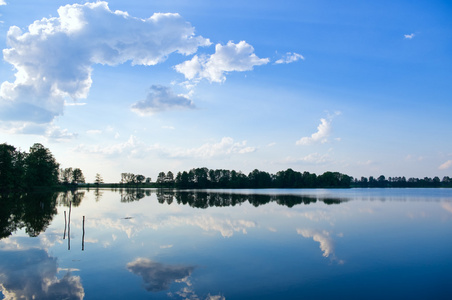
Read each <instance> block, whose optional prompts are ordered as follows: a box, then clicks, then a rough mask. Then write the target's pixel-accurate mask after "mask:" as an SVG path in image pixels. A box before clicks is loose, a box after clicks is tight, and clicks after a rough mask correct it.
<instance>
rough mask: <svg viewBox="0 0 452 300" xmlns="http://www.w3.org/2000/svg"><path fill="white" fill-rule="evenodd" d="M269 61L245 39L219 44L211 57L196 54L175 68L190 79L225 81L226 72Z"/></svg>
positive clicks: (241, 69) (247, 69)
mask: <svg viewBox="0 0 452 300" xmlns="http://www.w3.org/2000/svg"><path fill="white" fill-rule="evenodd" d="M268 62H269V59H268V58H259V57H257V56H256V54H254V48H253V47H252V46H251V45H250V44H248V43H246V42H245V41H241V42H239V43H238V44H234V43H233V42H232V41H229V42H228V43H227V45H225V46H223V45H221V44H217V45H216V46H215V53H214V54H212V55H210V57H199V56H198V55H195V56H194V57H193V58H192V59H191V60H188V61H185V62H183V63H181V64H179V65H177V66H175V69H176V71H178V72H179V73H182V74H184V76H185V77H186V78H187V79H189V80H193V79H195V80H201V79H203V78H205V79H207V80H209V81H210V82H224V81H225V80H226V76H225V73H226V72H233V71H238V72H243V71H250V70H252V69H253V67H254V66H260V65H264V64H267V63H268Z"/></svg>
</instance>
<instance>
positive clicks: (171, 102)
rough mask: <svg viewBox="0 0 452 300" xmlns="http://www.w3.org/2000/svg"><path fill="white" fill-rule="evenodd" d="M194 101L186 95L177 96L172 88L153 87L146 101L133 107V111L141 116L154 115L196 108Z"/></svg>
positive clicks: (139, 102)
mask: <svg viewBox="0 0 452 300" xmlns="http://www.w3.org/2000/svg"><path fill="white" fill-rule="evenodd" d="M194 107H195V106H194V104H193V101H191V100H190V99H189V98H188V97H187V96H185V95H176V94H175V93H174V92H173V91H172V90H171V88H169V87H165V86H161V85H153V86H151V90H150V92H149V94H148V95H147V97H146V99H144V100H142V101H138V102H136V103H134V104H133V105H132V111H134V112H136V113H137V114H139V115H142V116H145V115H152V114H154V113H156V112H160V111H164V110H170V109H187V108H188V109H191V108H194Z"/></svg>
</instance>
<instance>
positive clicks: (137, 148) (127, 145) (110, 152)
mask: <svg viewBox="0 0 452 300" xmlns="http://www.w3.org/2000/svg"><path fill="white" fill-rule="evenodd" d="M75 151H77V152H84V153H91V154H100V155H105V156H116V155H121V154H126V155H130V156H137V155H138V156H139V155H142V154H144V153H145V152H146V146H145V145H144V143H142V142H140V141H139V140H138V139H137V137H135V136H133V135H131V136H130V137H129V139H128V140H127V141H126V142H123V143H118V144H113V145H110V146H105V147H101V146H99V145H95V146H88V145H84V144H81V145H79V146H77V147H76V148H75Z"/></svg>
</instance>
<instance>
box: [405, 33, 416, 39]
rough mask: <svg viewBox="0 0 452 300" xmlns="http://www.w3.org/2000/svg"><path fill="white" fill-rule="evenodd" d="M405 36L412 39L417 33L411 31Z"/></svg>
mask: <svg viewBox="0 0 452 300" xmlns="http://www.w3.org/2000/svg"><path fill="white" fill-rule="evenodd" d="M403 36H404V37H405V38H406V39H409V40H411V39H412V38H414V36H415V34H414V33H411V34H404V35H403Z"/></svg>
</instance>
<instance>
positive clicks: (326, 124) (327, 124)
mask: <svg viewBox="0 0 452 300" xmlns="http://www.w3.org/2000/svg"><path fill="white" fill-rule="evenodd" d="M330 133H331V120H327V119H323V118H322V119H320V124H319V126H318V127H317V132H314V133H313V134H312V135H311V136H310V137H303V138H301V139H299V140H298V141H297V142H296V144H297V145H311V144H315V143H322V144H323V143H326V142H327V141H328V136H329V135H330Z"/></svg>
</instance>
